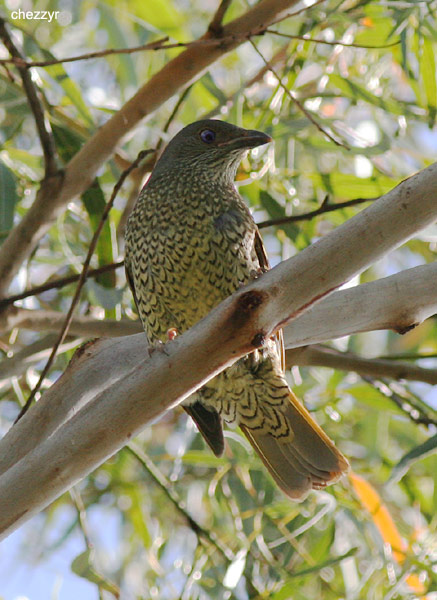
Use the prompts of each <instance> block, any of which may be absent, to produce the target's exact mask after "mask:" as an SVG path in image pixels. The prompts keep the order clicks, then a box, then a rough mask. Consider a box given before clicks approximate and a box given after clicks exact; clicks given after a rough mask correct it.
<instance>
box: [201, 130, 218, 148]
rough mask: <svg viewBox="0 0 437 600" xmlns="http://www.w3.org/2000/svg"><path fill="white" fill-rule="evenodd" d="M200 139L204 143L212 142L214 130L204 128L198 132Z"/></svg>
mask: <svg viewBox="0 0 437 600" xmlns="http://www.w3.org/2000/svg"><path fill="white" fill-rule="evenodd" d="M200 139H201V140H202V142H205V144H212V142H213V141H214V140H215V131H211V129H204V130H203V131H201V132H200Z"/></svg>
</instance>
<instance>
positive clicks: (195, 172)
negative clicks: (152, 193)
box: [148, 163, 237, 190]
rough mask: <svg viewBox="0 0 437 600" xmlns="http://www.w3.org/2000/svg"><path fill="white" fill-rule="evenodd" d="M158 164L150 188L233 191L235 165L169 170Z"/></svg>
mask: <svg viewBox="0 0 437 600" xmlns="http://www.w3.org/2000/svg"><path fill="white" fill-rule="evenodd" d="M159 167H160V165H159V164H158V165H157V166H156V167H155V169H154V170H153V172H152V175H151V177H150V179H149V184H148V185H151V186H155V185H159V186H163V185H164V186H168V187H169V188H172V189H178V190H180V189H181V188H182V189H184V188H185V189H186V188H187V186H191V187H193V186H195V187H197V188H198V189H203V190H205V189H207V188H210V187H214V188H216V187H217V186H220V187H222V188H224V189H226V188H232V189H235V186H234V179H235V175H236V170H237V165H235V167H234V166H233V165H231V166H230V167H228V168H226V169H223V168H220V169H219V168H216V169H215V168H213V167H209V168H208V167H206V166H204V165H202V166H199V165H197V164H195V163H192V164H186V163H185V164H183V165H175V166H173V167H172V168H171V169H169V168H167V169H162V168H159Z"/></svg>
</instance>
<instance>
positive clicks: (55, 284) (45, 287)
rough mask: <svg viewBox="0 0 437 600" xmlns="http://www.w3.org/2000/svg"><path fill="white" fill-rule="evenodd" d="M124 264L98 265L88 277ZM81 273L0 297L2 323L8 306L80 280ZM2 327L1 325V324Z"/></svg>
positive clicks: (121, 262)
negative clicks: (3, 312)
mask: <svg viewBox="0 0 437 600" xmlns="http://www.w3.org/2000/svg"><path fill="white" fill-rule="evenodd" d="M123 266H124V260H120V261H118V262H116V263H111V264H108V265H103V267H98V268H97V269H89V271H88V273H87V275H86V278H87V279H89V278H91V277H97V275H101V274H102V273H107V272H108V271H114V270H115V269H118V268H120V267H123ZM79 279H80V273H76V275H68V276H67V277H60V278H59V279H54V280H52V281H48V282H47V283H43V284H42V285H37V286H35V287H33V288H31V289H30V290H26V291H25V292H21V294H14V295H13V296H8V297H7V298H0V323H1V321H2V317H3V315H2V309H3V308H4V307H6V306H10V305H11V304H14V302H17V301H18V300H24V298H29V297H31V296H38V294H43V293H44V292H48V291H49V290H55V289H59V288H62V287H65V286H66V285H69V284H70V283H75V282H76V281H79ZM0 329H1V326H0Z"/></svg>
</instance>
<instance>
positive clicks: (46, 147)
mask: <svg viewBox="0 0 437 600" xmlns="http://www.w3.org/2000/svg"><path fill="white" fill-rule="evenodd" d="M0 38H1V39H2V40H3V43H4V45H5V46H6V48H7V49H8V51H9V54H10V55H11V57H12V62H15V64H16V66H17V69H18V71H19V73H20V76H21V80H22V82H23V88H24V91H25V93H26V96H27V100H28V103H29V106H30V110H31V111H32V113H33V117H34V119H35V124H36V129H37V131H38V137H39V139H40V142H41V146H42V150H43V154H44V163H45V176H46V178H47V177H50V176H51V175H54V174H55V173H56V172H57V170H58V168H57V165H56V146H55V142H54V139H53V135H52V132H51V131H50V129H49V128H48V127H47V126H46V122H45V119H44V109H43V107H42V104H41V102H40V99H39V97H38V91H37V88H36V86H35V84H34V82H33V81H32V77H31V75H30V73H29V71H28V70H27V68H26V67H25V66H23V63H25V62H26V61H25V60H24V58H23V56H22V54H21V52H20V51H19V50H18V48H17V47H16V46H15V44H14V42H13V41H12V37H11V35H10V34H9V31H8V30H7V28H6V24H5V20H4V19H2V18H1V17H0ZM17 61H18V62H17ZM19 62H21V63H22V64H21V65H20V64H19Z"/></svg>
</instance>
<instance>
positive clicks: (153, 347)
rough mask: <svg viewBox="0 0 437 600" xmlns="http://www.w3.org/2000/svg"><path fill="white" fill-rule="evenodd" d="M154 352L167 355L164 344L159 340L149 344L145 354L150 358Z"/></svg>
mask: <svg viewBox="0 0 437 600" xmlns="http://www.w3.org/2000/svg"><path fill="white" fill-rule="evenodd" d="M156 351H158V352H163V353H164V354H167V352H166V350H165V347H164V343H163V342H161V340H155V341H153V342H152V343H149V346H148V348H147V354H148V355H149V358H152V354H154V353H155V352H156ZM167 356H168V355H167Z"/></svg>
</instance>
